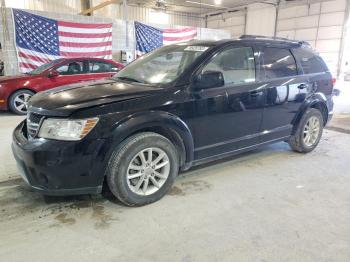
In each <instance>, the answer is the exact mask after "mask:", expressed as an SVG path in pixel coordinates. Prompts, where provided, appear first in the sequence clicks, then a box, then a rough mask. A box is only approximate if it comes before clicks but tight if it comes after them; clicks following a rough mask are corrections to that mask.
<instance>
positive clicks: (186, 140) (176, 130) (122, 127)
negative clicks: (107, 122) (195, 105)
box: [112, 111, 194, 170]
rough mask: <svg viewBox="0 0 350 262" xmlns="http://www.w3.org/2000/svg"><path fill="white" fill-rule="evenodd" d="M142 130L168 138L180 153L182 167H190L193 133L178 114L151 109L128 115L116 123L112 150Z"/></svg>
mask: <svg viewBox="0 0 350 262" xmlns="http://www.w3.org/2000/svg"><path fill="white" fill-rule="evenodd" d="M140 132H154V133H157V134H160V135H162V136H164V137H166V138H168V139H169V140H170V141H171V142H172V143H173V144H174V145H175V146H176V149H177V151H178V152H179V155H180V167H181V169H182V170H186V169H188V168H189V167H190V165H191V163H192V161H193V156H194V144H193V137H192V133H191V131H190V129H189V127H188V126H187V124H186V123H185V122H184V121H183V120H181V119H180V118H179V117H178V116H176V115H173V114H170V113H168V112H163V111H149V112H142V113H136V114H132V115H129V116H127V117H126V118H124V119H122V120H121V121H118V122H117V123H116V124H115V128H114V131H113V143H112V145H113V146H112V151H113V149H115V148H116V146H117V145H118V144H120V143H121V142H122V141H123V140H125V139H126V138H128V137H130V136H132V135H134V134H136V133H140Z"/></svg>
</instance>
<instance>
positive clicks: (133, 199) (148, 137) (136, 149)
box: [106, 132, 179, 206]
mask: <svg viewBox="0 0 350 262" xmlns="http://www.w3.org/2000/svg"><path fill="white" fill-rule="evenodd" d="M178 170H179V158H178V155H177V151H176V148H175V146H174V145H173V144H172V143H171V142H170V141H169V140H168V139H167V138H166V137H164V136H161V135H159V134H156V133H152V132H144V133H139V134H136V135H133V136H131V137H129V138H128V139H126V140H125V141H124V142H123V143H122V144H121V145H120V146H119V147H118V148H117V149H116V151H115V152H114V153H113V155H112V157H111V159H110V162H109V166H108V170H107V174H106V176H107V183H108V186H109V189H110V191H111V192H112V193H113V195H114V196H116V197H117V198H118V199H119V200H120V201H121V202H122V203H124V204H126V205H128V206H141V205H146V204H150V203H152V202H155V201H157V200H159V199H160V198H162V197H163V196H164V195H165V194H166V193H167V191H168V190H169V189H170V187H171V186H172V184H173V182H174V180H175V177H176V176H177V174H178Z"/></svg>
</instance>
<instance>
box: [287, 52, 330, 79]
mask: <svg viewBox="0 0 350 262" xmlns="http://www.w3.org/2000/svg"><path fill="white" fill-rule="evenodd" d="M293 53H294V55H295V57H296V59H297V60H298V61H300V64H301V67H302V68H303V72H304V73H305V74H313V73H321V72H327V71H328V68H327V65H326V64H325V62H324V61H323V60H322V58H321V57H319V56H318V55H316V54H314V53H313V52H312V51H311V50H310V51H309V50H305V49H302V48H298V49H294V50H293Z"/></svg>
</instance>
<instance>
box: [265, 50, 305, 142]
mask: <svg viewBox="0 0 350 262" xmlns="http://www.w3.org/2000/svg"><path fill="white" fill-rule="evenodd" d="M259 53H260V56H261V60H262V61H263V63H262V64H261V67H260V70H261V71H262V72H263V76H264V78H265V79H264V83H265V93H266V100H265V106H264V116H263V122H262V136H261V142H266V141H271V140H274V139H279V138H282V137H287V136H289V135H290V134H291V132H292V128H293V125H292V121H293V119H294V117H295V115H296V113H297V112H298V111H299V108H300V106H301V105H302V104H303V102H304V101H305V99H306V98H307V95H308V90H309V82H308V78H307V77H306V76H305V75H302V74H298V68H297V64H296V60H295V58H294V56H293V55H292V53H291V51H290V50H289V49H285V48H275V47H265V48H261V49H260V52H259Z"/></svg>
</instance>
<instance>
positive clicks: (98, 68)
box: [89, 61, 118, 73]
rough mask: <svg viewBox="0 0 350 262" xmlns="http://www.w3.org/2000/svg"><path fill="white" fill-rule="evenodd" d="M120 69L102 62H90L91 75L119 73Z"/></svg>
mask: <svg viewBox="0 0 350 262" xmlns="http://www.w3.org/2000/svg"><path fill="white" fill-rule="evenodd" d="M117 71H118V68H117V67H115V66H114V65H112V64H110V63H106V62H101V61H89V72H90V73H105V72H117Z"/></svg>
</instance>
